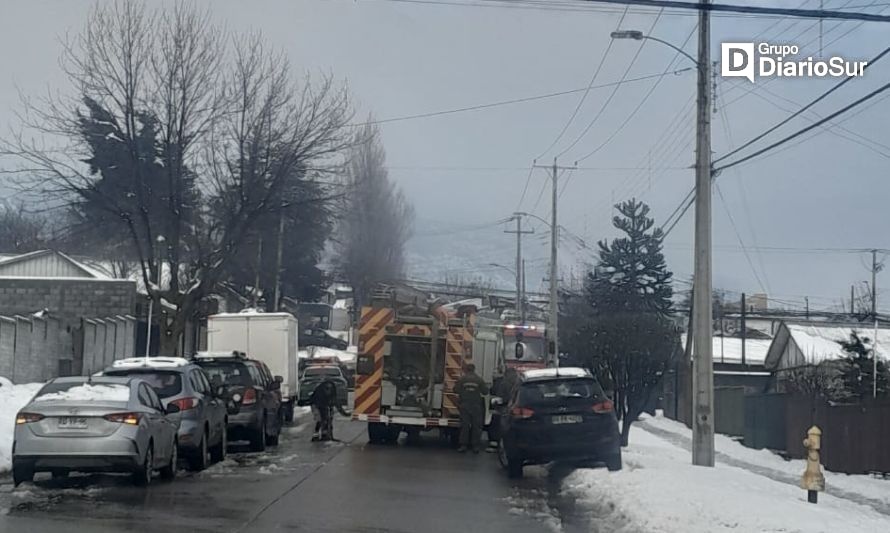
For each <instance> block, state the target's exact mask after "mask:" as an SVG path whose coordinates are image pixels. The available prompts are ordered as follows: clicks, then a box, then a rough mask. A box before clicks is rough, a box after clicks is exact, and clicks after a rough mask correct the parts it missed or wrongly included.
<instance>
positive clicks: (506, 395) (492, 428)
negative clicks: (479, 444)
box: [486, 368, 519, 452]
mask: <svg viewBox="0 0 890 533" xmlns="http://www.w3.org/2000/svg"><path fill="white" fill-rule="evenodd" d="M518 382H519V373H518V372H516V369H515V368H507V370H506V371H505V372H504V377H502V378H501V379H500V380H499V382H498V383H497V385H496V386H495V387H494V388H493V390H492V394H494V395H495V396H497V397H498V398H500V399H501V405H498V406H497V408H495V409H492V414H491V424H489V426H488V449H487V450H486V451H487V452H496V451H498V441H499V440H500V438H501V417H503V416H504V414H505V411H506V409H507V403H509V402H510V397H511V396H512V395H513V388H514V387H516V384H517V383H518Z"/></svg>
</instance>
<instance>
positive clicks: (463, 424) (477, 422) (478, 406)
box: [454, 363, 488, 453]
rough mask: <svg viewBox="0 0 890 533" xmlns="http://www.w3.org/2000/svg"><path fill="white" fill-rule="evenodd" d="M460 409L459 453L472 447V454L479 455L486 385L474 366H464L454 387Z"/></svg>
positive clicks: (483, 421) (486, 392)
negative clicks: (464, 369)
mask: <svg viewBox="0 0 890 533" xmlns="http://www.w3.org/2000/svg"><path fill="white" fill-rule="evenodd" d="M454 390H455V392H457V398H458V401H459V402H460V403H459V406H458V407H459V409H460V448H458V449H457V451H459V452H460V453H464V452H466V451H467V448H469V447H472V448H473V453H479V446H480V444H479V441H480V440H481V438H482V426H483V425H484V423H485V399H484V396H485V395H486V394H488V385H486V384H485V381H483V380H482V378H481V377H479V375H478V374H476V365H474V364H473V363H470V364H468V365H467V366H466V371H465V372H464V375H463V376H462V377H461V378H460V379H459V380H458V381H457V384H456V385H455V386H454Z"/></svg>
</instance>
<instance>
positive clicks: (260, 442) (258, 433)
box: [250, 419, 266, 452]
mask: <svg viewBox="0 0 890 533" xmlns="http://www.w3.org/2000/svg"><path fill="white" fill-rule="evenodd" d="M250 451H252V452H263V451H266V420H265V419H263V423H262V424H261V425H260V427H259V429H257V430H255V431H254V432H253V434H252V435H251V436H250Z"/></svg>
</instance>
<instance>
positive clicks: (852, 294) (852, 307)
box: [850, 285, 856, 316]
mask: <svg viewBox="0 0 890 533" xmlns="http://www.w3.org/2000/svg"><path fill="white" fill-rule="evenodd" d="M855 300H856V287H855V285H850V316H854V315H856V303H855Z"/></svg>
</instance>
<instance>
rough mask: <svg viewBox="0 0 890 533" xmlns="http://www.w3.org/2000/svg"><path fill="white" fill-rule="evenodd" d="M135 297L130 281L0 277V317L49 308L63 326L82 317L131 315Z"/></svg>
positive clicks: (71, 324) (78, 320)
mask: <svg viewBox="0 0 890 533" xmlns="http://www.w3.org/2000/svg"><path fill="white" fill-rule="evenodd" d="M135 298H136V283H135V282H133V281H130V280H97V279H89V278H84V279H70V278H64V279H59V278H0V315H5V316H13V315H23V316H27V315H30V314H31V313H34V312H36V311H40V310H42V309H49V311H50V312H51V313H52V314H53V315H54V316H56V317H58V318H60V319H61V321H62V324H63V326H64V327H70V326H73V325H77V324H79V322H80V319H81V318H84V317H107V316H118V315H132V314H133V313H134V307H135Z"/></svg>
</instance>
